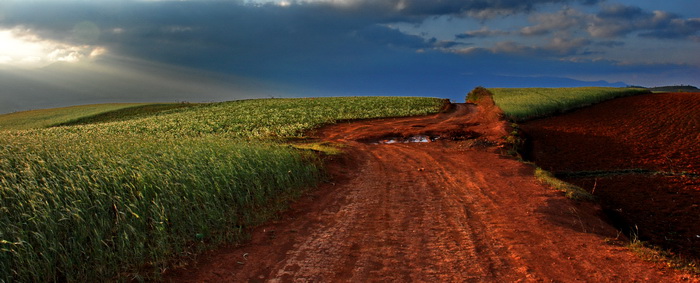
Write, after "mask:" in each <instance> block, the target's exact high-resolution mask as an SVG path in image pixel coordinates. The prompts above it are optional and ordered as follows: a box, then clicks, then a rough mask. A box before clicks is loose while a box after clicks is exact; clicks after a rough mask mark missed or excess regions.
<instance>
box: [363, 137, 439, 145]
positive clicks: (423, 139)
mask: <svg viewBox="0 0 700 283" xmlns="http://www.w3.org/2000/svg"><path fill="white" fill-rule="evenodd" d="M439 138H440V137H434V138H431V137H429V136H412V137H408V138H403V137H393V138H385V139H381V140H378V141H376V142H374V143H372V144H392V143H412V142H433V141H436V140H438V139H439Z"/></svg>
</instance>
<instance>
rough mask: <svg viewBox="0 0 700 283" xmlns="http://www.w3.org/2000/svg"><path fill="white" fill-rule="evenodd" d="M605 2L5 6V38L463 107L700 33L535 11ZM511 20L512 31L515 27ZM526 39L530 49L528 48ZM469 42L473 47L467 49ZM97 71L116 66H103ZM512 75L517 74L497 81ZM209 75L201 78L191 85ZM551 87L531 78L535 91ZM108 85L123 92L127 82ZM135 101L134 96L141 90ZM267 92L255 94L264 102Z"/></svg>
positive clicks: (652, 17) (628, 17) (632, 15)
mask: <svg viewBox="0 0 700 283" xmlns="http://www.w3.org/2000/svg"><path fill="white" fill-rule="evenodd" d="M246 2H249V1H246ZM341 2H342V3H341ZM599 2H602V1H590V0H533V1H523V0H432V1H428V0H354V1H353V0H347V1H309V2H304V1H297V2H294V1H291V4H290V5H287V6H282V5H276V4H244V2H243V1H126V0H124V1H116V0H115V1H2V0H0V28H19V29H18V30H20V31H24V32H27V33H32V34H36V35H38V36H39V37H41V38H45V39H51V40H55V41H60V42H66V43H70V44H75V45H93V46H101V47H104V48H105V50H107V53H108V54H110V55H112V56H114V57H115V58H136V59H138V60H142V61H149V62H157V63H164V64H168V65H175V66H184V67H188V68H193V69H199V70H207V71H213V72H219V73H226V74H229V75H238V76H244V77H246V78H255V79H260V80H261V81H263V82H265V83H269V82H275V83H279V84H280V85H284V88H285V89H289V88H293V87H299V89H306V90H307V92H303V91H299V92H296V93H297V94H299V93H302V94H304V93H305V95H323V94H325V93H328V94H343V95H345V94H347V95H355V94H374V95H425V96H439V97H449V98H460V97H463V95H464V93H466V92H468V91H469V90H470V88H472V87H474V86H477V85H485V84H489V81H488V80H494V79H496V78H497V79H498V80H503V79H504V78H506V77H508V75H510V76H517V75H518V74H521V77H524V75H522V74H528V75H530V74H533V75H542V76H558V75H564V72H562V70H564V69H567V71H568V72H569V73H570V74H572V75H584V73H585V72H588V74H600V76H605V74H606V72H608V71H609V72H614V71H617V72H627V70H628V69H627V67H621V66H620V65H619V64H618V63H617V62H607V61H597V62H573V61H572V62H568V61H565V60H564V59H563V58H564V57H565V56H572V55H589V54H594V53H595V51H593V50H589V48H590V47H592V46H598V47H600V46H607V47H606V48H610V47H615V46H620V45H621V44H624V42H623V41H621V39H620V37H624V36H626V35H628V34H632V33H635V32H636V33H639V35H640V36H645V37H654V38H664V37H666V38H670V37H673V38H692V37H694V36H695V37H697V35H698V34H697V30H698V29H697V27H698V20H697V19H683V18H680V17H679V16H677V15H674V14H670V13H664V12H648V11H645V10H643V9H639V8H635V7H628V6H604V7H605V8H603V9H602V10H600V12H599V13H590V14H589V13H584V12H581V11H578V10H575V9H573V8H570V9H569V8H562V10H561V11H560V12H556V13H551V14H547V13H537V8H538V7H539V6H540V5H545V4H562V7H564V6H566V5H567V4H584V5H594V4H598V3H599ZM571 6H572V7H579V6H578V5H571ZM514 14H521V15H522V14H529V15H531V17H530V20H531V22H532V26H530V27H525V28H522V29H520V26H515V27H513V28H511V29H508V30H499V29H490V28H489V27H488V26H484V27H483V28H482V29H479V30H471V31H466V32H464V33H461V34H459V35H457V36H456V37H455V38H454V41H452V40H439V39H436V38H433V37H432V35H423V34H419V35H415V34H407V33H405V32H403V31H401V30H399V29H396V28H393V26H394V25H392V24H396V23H409V24H415V25H420V24H422V23H423V22H424V21H426V20H430V19H435V18H437V17H452V18H459V17H470V18H476V19H478V20H481V21H482V23H483V22H487V21H488V19H493V18H494V17H499V16H508V15H514ZM500 20H501V19H500V18H499V21H500ZM503 20H504V22H506V23H508V20H510V19H508V18H503ZM584 35H586V36H584ZM500 37H502V38H500ZM524 37H527V39H528V40H530V41H527V42H524V41H518V39H520V38H524ZM540 37H544V39H543V40H540V39H541V38H540ZM492 38H497V39H499V40H500V39H503V42H501V43H495V44H493V46H481V45H479V43H480V41H479V40H489V39H492ZM443 39H444V37H443ZM465 39H467V40H469V41H472V42H460V40H465ZM538 40H539V41H538ZM598 40H601V41H598ZM460 48H461V49H460ZM567 59H568V58H567ZM96 64H102V65H109V64H112V62H111V61H110V60H108V59H102V60H98V62H97V63H96ZM642 67H643V68H648V69H651V68H652V66H642ZM120 68H121V69H122V70H128V69H132V70H136V71H134V73H136V74H143V73H145V72H144V71H143V70H142V69H143V67H142V66H140V65H133V64H126V63H125V64H124V65H122V66H120ZM475 70H479V72H476V71H475ZM503 70H508V71H509V72H512V73H510V74H508V75H499V76H489V75H488V74H499V73H501V72H502V71H503ZM630 70H631V68H630ZM149 72H156V71H155V70H152V69H149ZM630 72H632V71H630ZM146 73H148V72H146ZM182 73H185V72H182ZM686 73H692V72H686ZM29 76H30V75H27V76H26V77H29ZM183 76H184V75H182V74H181V73H178V75H177V76H173V75H172V74H168V75H163V76H158V77H156V78H154V80H160V81H178V80H179V79H178V78H182V77H183ZM173 77H174V78H175V79H171V78H173ZM202 77H203V76H202V75H201V74H200V75H197V76H193V77H192V79H191V80H189V81H197V80H199V79H200V78H202ZM94 80H95V81H97V79H94ZM222 80H224V81H225V80H226V79H222ZM182 81H186V80H182ZM235 81H237V82H238V81H246V80H243V79H240V80H235ZM520 81H522V80H520ZM551 81H553V80H552V79H549V78H548V79H544V78H541V79H531V81H530V83H531V85H529V86H537V84H540V86H542V85H546V83H547V82H551ZM128 82H132V81H131V80H129V81H128ZM569 82H570V81H569ZM632 83H637V82H632ZM102 84H103V85H108V86H115V85H119V82H117V81H114V82H105V83H102ZM212 84H215V83H214V82H212ZM637 84H639V83H637ZM140 85H146V87H145V89H147V90H148V91H149V93H150V92H155V91H156V90H155V89H157V88H158V84H157V83H150V82H149V83H146V82H142V84H140ZM491 85H492V86H499V85H498V84H491ZM580 85H585V84H584V83H582V82H581V83H580ZM501 86H504V85H501ZM86 88H87V89H90V90H95V91H98V90H99V89H100V87H99V86H90V87H86ZM248 89H254V88H253V87H249V88H248ZM168 90H172V88H169V89H168ZM128 91H129V92H130V93H133V94H134V95H136V94H137V93H139V88H137V87H133V88H129V89H128ZM251 92H252V91H247V92H246V93H251ZM263 92H264V90H258V89H255V93H263ZM114 95H118V94H114ZM160 97H163V96H162V94H161V96H160ZM183 97H184V94H183Z"/></svg>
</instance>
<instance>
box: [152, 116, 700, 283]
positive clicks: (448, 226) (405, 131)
mask: <svg viewBox="0 0 700 283" xmlns="http://www.w3.org/2000/svg"><path fill="white" fill-rule="evenodd" d="M497 114H498V113H496V112H495V111H494V109H493V107H492V106H489V105H486V106H475V105H471V104H458V105H455V106H453V107H452V109H451V110H449V111H447V112H445V113H441V114H437V115H432V116H425V117H411V118H397V119H381V120H370V121H360V122H353V123H343V124H338V125H333V126H330V127H326V128H323V129H321V130H319V131H317V132H316V133H312V135H315V136H317V137H318V138H320V139H323V140H326V141H331V142H337V143H342V144H345V146H346V147H345V151H346V154H344V155H343V156H338V157H332V160H329V161H328V164H327V166H328V170H329V173H330V174H331V176H332V177H333V178H332V179H331V181H330V182H328V183H326V184H323V185H322V186H320V187H319V188H318V189H316V190H313V191H312V192H310V193H309V194H308V195H307V196H305V197H303V198H302V199H301V200H300V201H298V202H296V203H295V204H293V205H292V207H291V208H290V209H289V210H288V211H285V212H284V213H281V214H280V217H279V219H277V220H275V221H271V222H270V223H267V224H265V225H262V226H260V227H256V228H255V229H254V230H253V231H252V237H251V240H250V241H249V242H248V243H246V244H244V245H241V246H237V247H229V248H224V249H220V250H216V251H212V252H209V253H207V254H205V255H204V256H202V257H201V259H200V260H199V261H198V263H197V264H196V265H193V266H190V267H186V268H181V269H178V270H174V271H171V272H169V273H167V274H166V277H165V281H171V282H465V281H466V282H517V281H524V282H530V281H545V282H550V281H562V282H572V281H590V282H609V281H613V282H614V281H618V282H623V281H624V282H635V281H637V282H669V281H671V282H673V281H684V280H685V282H687V281H693V280H696V279H693V278H690V277H688V276H687V275H683V274H681V273H679V272H677V271H674V270H669V269H666V268H664V267H663V266H660V265H658V264H654V263H649V262H644V261H642V260H640V259H639V258H638V257H637V256H636V255H634V254H633V253H631V252H630V251H629V250H628V249H627V248H624V247H621V246H619V245H616V244H614V243H611V241H609V240H606V239H613V238H616V237H618V236H619V233H618V232H617V230H616V229H614V228H613V227H611V226H610V225H608V224H607V223H606V222H604V221H602V220H601V218H600V217H599V213H600V211H599V209H597V208H596V207H594V206H593V205H590V204H583V203H574V202H572V201H570V200H568V199H566V198H564V197H563V196H562V195H561V194H560V193H558V192H555V191H553V190H552V189H550V188H547V187H544V186H542V185H540V184H538V182H537V181H536V180H535V179H534V178H533V168H532V167H530V166H528V165H525V164H522V163H520V162H517V161H515V160H513V159H511V158H507V157H503V156H501V155H499V154H498V153H497V151H498V150H499V147H498V141H499V140H500V137H502V136H503V135H504V134H505V132H506V130H507V129H506V128H505V123H503V122H501V121H499V120H498V116H497ZM417 136H418V137H420V138H415V137H417ZM393 137H399V139H396V140H395V141H399V142H394V143H391V142H390V143H388V144H385V143H381V142H386V141H389V140H392V138H393ZM412 137H413V138H412ZM411 139H413V140H423V141H426V140H435V141H432V142H423V143H403V142H401V141H404V140H411Z"/></svg>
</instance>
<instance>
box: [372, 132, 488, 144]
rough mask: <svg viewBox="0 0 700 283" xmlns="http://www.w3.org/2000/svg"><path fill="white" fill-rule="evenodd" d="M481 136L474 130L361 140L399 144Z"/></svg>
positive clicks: (457, 139) (456, 139)
mask: <svg viewBox="0 0 700 283" xmlns="http://www.w3.org/2000/svg"><path fill="white" fill-rule="evenodd" d="M479 136H481V135H480V134H479V133H476V132H473V131H448V132H444V133H425V134H420V135H414V136H408V137H405V136H400V135H386V136H382V137H379V138H367V139H362V140H360V142H364V143H369V144H397V143H429V142H434V141H437V140H446V141H459V140H468V139H474V138H478V137H479Z"/></svg>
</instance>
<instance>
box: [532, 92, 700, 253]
mask: <svg viewBox="0 0 700 283" xmlns="http://www.w3.org/2000/svg"><path fill="white" fill-rule="evenodd" d="M522 128H523V131H524V132H525V133H526V134H527V136H528V139H529V140H530V141H531V142H532V143H531V148H530V149H529V152H530V153H531V155H532V156H531V158H532V159H533V160H534V161H535V162H536V163H537V164H538V165H540V166H541V167H543V168H545V169H549V170H551V171H553V172H555V173H556V172H559V173H566V174H564V175H569V177H563V178H564V179H565V180H567V181H569V182H571V183H574V184H577V185H579V186H581V187H583V188H584V189H586V190H588V191H592V192H593V193H594V195H595V196H597V197H598V198H599V199H600V200H601V201H602V203H603V206H604V207H605V208H606V209H607V210H608V211H609V212H610V213H611V214H612V216H613V218H615V220H616V221H617V222H618V225H619V226H620V227H621V228H623V229H628V230H630V232H633V233H638V234H639V236H640V237H641V239H642V240H646V241H650V242H651V243H653V244H655V245H659V246H661V247H664V248H668V249H671V250H673V251H674V252H676V253H679V254H681V255H683V256H688V257H692V258H696V259H700V178H699V177H700V93H667V94H648V95H640V96H633V97H627V98H620V99H615V100H612V101H608V102H604V103H601V104H598V105H594V106H592V107H588V108H584V109H581V110H578V111H575V112H572V113H569V114H565V115H561V116H558V117H551V118H546V119H541V120H536V121H532V122H528V123H525V124H523V125H522ZM581 171H589V173H590V171H603V172H593V173H595V174H588V175H589V176H585V175H583V176H575V175H573V174H571V172H581ZM606 172H607V173H606Z"/></svg>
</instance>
